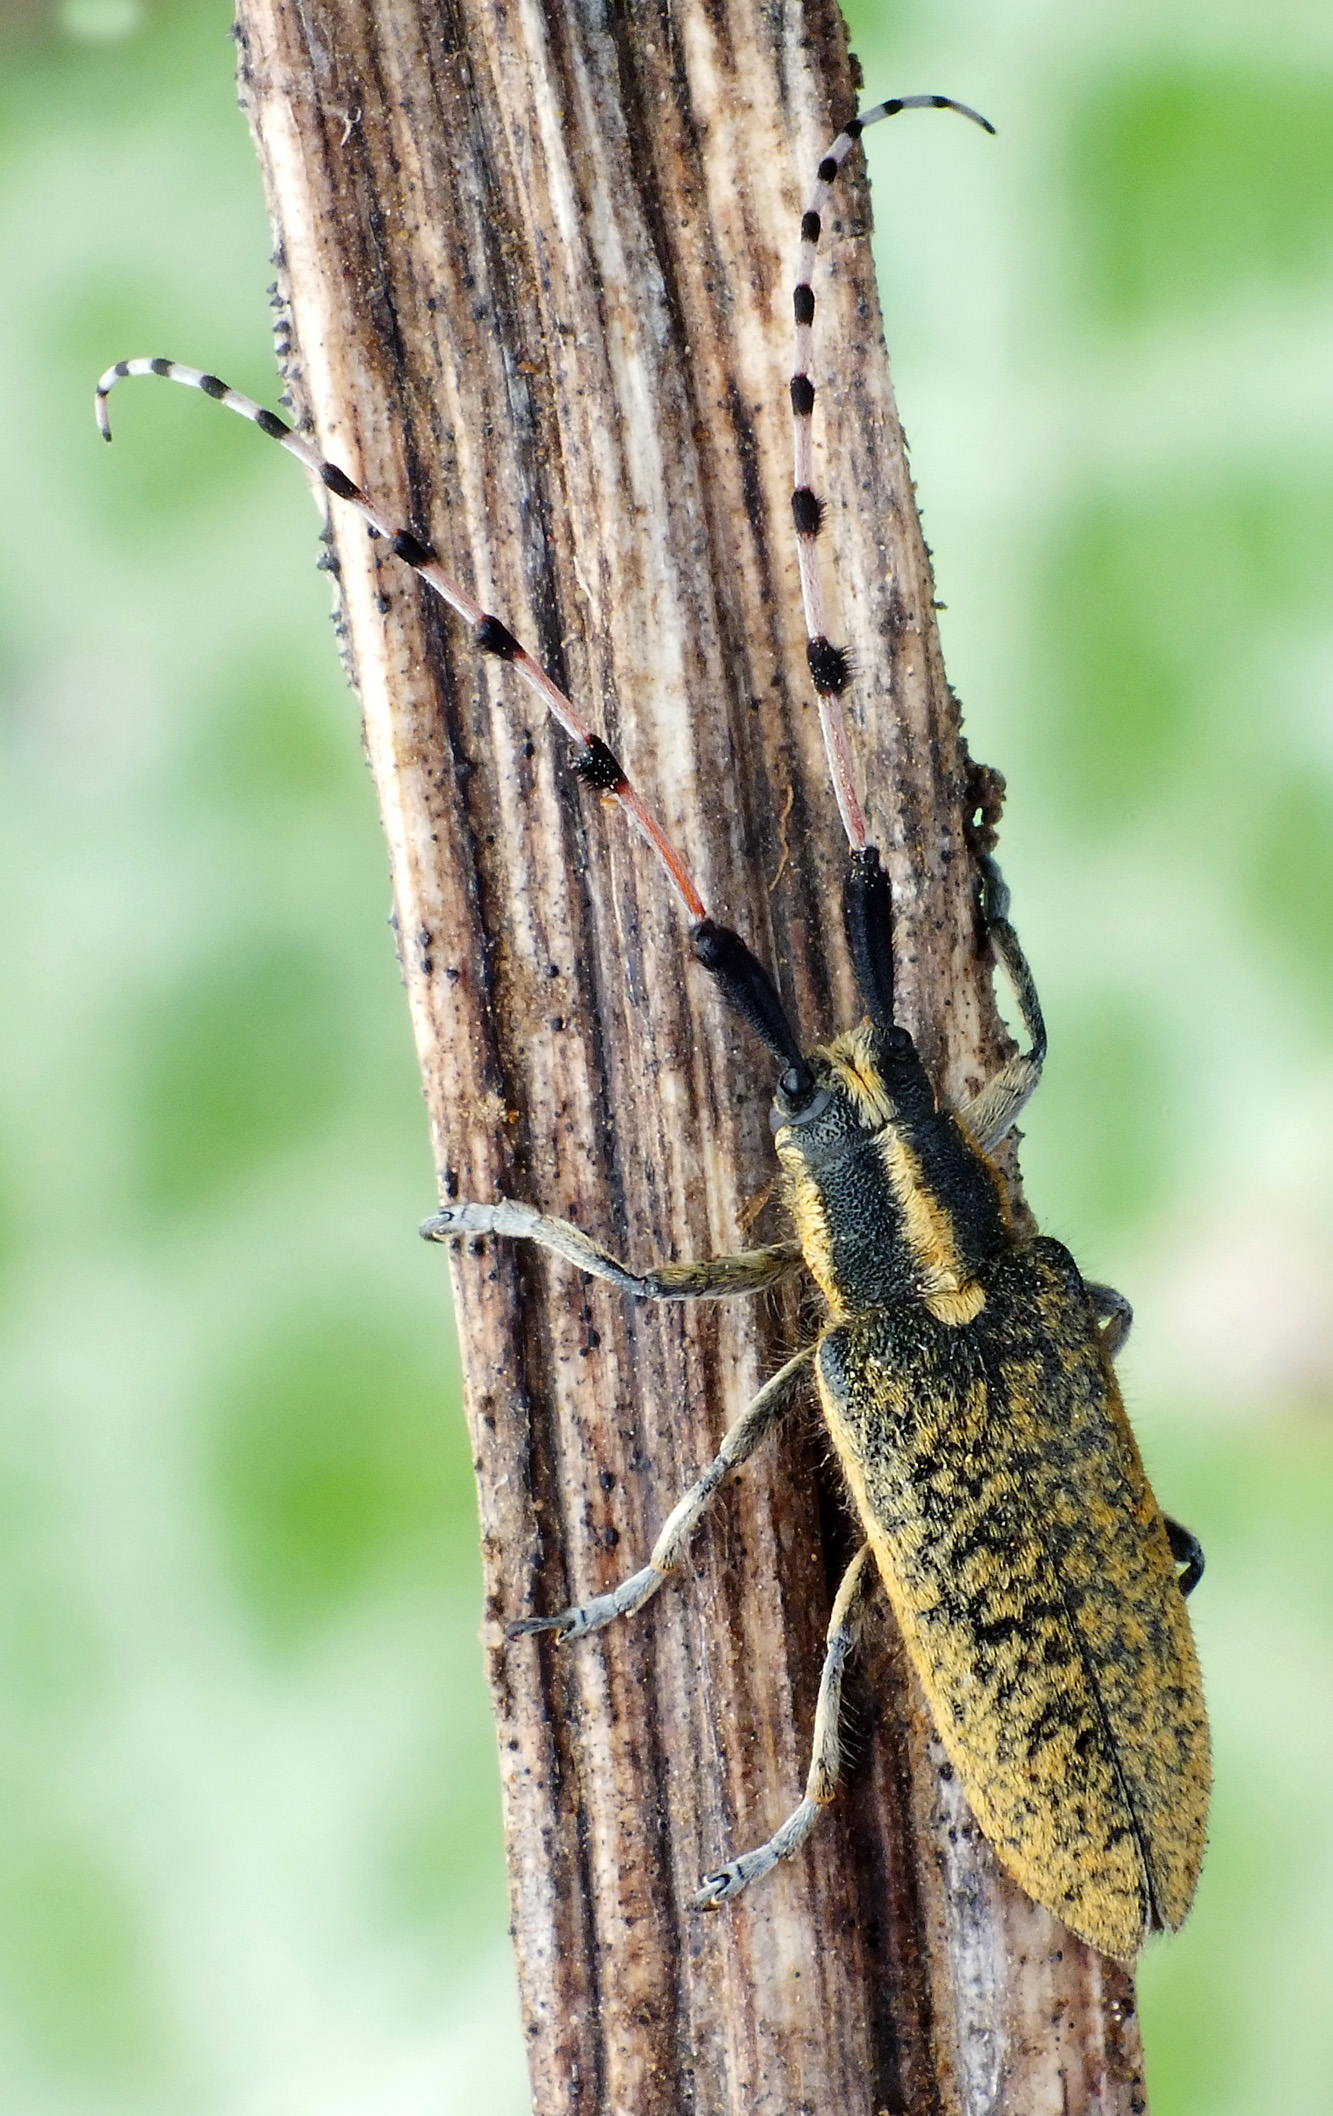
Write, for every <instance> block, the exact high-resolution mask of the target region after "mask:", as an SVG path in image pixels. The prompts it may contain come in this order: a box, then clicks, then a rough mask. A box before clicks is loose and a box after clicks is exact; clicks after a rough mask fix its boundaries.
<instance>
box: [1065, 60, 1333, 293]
mask: <svg viewBox="0 0 1333 2116" xmlns="http://www.w3.org/2000/svg"><path fill="white" fill-rule="evenodd" d="M1066 167H1067V181H1068V186H1069V190H1070V193H1071V195H1072V198H1073V201H1074V206H1075V210H1076V212H1077V214H1078V217H1079V254H1080V261H1081V272H1080V280H1081V291H1082V293H1083V296H1084V300H1085V302H1086V304H1087V308H1088V312H1089V314H1090V316H1091V317H1092V318H1095V319H1096V321H1097V322H1099V323H1105V324H1109V325H1115V326H1120V327H1124V326H1127V325H1133V324H1144V323H1153V322H1160V321H1164V320H1166V319H1168V318H1177V317H1181V316H1185V315H1188V314H1190V313H1197V311H1198V309H1199V307H1200V305H1201V304H1204V303H1208V302H1212V301H1221V300H1225V299H1227V298H1228V297H1232V298H1234V297H1235V296H1236V295H1238V294H1241V293H1244V292H1245V291H1247V290H1249V289H1251V288H1257V287H1262V286H1266V285H1270V284H1272V285H1278V286H1281V285H1291V286H1300V285H1306V286H1312V285H1315V284H1317V283H1318V282H1319V281H1320V280H1321V279H1325V278H1326V277H1327V274H1328V272H1329V269H1330V267H1331V266H1333V77H1330V76H1329V75H1328V74H1327V72H1326V71H1323V70H1322V69H1321V70H1317V71H1315V72H1313V73H1308V72H1304V71H1297V70H1296V69H1294V68H1292V69H1284V70H1281V71H1279V70H1278V69H1276V68H1275V67H1274V66H1273V65H1272V64H1271V62H1270V63H1267V64H1263V63H1261V64H1259V65H1256V64H1255V63H1254V61H1253V59H1252V58H1251V56H1250V55H1248V54H1247V55H1246V56H1245V57H1244V58H1243V59H1238V60H1235V61H1227V60H1221V61H1218V60H1212V61H1205V62H1202V63H1201V62H1198V61H1189V60H1186V61H1183V62H1177V63H1176V64H1174V65H1166V66H1164V65H1162V64H1161V62H1160V61H1158V62H1155V63H1153V64H1151V65H1149V66H1147V67H1136V68H1133V69H1128V70H1126V71H1125V72H1124V73H1123V74H1122V75H1121V76H1120V77H1119V78H1118V79H1113V80H1111V81H1109V82H1101V81H1099V82H1097V83H1096V84H1095V85H1094V86H1093V88H1092V89H1091V91H1090V92H1089V93H1087V94H1085V95H1084V96H1083V97H1082V98H1081V99H1080V101H1079V102H1078V103H1077V104H1076V106H1075V109H1074V112H1073V116H1072V120H1071V123H1070V129H1069V143H1068V148H1067V164H1066Z"/></svg>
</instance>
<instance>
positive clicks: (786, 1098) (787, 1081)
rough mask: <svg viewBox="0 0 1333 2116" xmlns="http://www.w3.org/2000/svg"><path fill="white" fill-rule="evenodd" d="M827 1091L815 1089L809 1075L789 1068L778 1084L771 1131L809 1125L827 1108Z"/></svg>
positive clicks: (819, 1088)
mask: <svg viewBox="0 0 1333 2116" xmlns="http://www.w3.org/2000/svg"><path fill="white" fill-rule="evenodd" d="M829 1100H830V1096H829V1090H828V1088H826V1087H816V1086H815V1083H814V1081H813V1080H812V1079H811V1077H810V1075H809V1073H807V1072H805V1071H804V1070H800V1071H798V1070H797V1068H796V1067H795V1066H794V1065H793V1066H789V1067H788V1069H787V1071H786V1072H785V1073H784V1074H783V1076H782V1078H781V1079H780V1080H779V1082H778V1092H777V1098H776V1100H775V1101H774V1104H773V1129H774V1131H777V1130H778V1128H779V1127H780V1126H781V1125H783V1124H811V1123H813V1122H814V1120H815V1118H816V1117H818V1116H820V1115H822V1113H823V1112H824V1111H825V1110H826V1109H827V1108H828V1106H829Z"/></svg>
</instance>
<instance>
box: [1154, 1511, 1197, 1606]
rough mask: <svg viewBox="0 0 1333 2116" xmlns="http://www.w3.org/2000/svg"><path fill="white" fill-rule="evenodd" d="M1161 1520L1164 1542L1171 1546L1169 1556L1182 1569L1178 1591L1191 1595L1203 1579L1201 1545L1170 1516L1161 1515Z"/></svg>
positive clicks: (1188, 1530) (1187, 1529) (1190, 1532)
mask: <svg viewBox="0 0 1333 2116" xmlns="http://www.w3.org/2000/svg"><path fill="white" fill-rule="evenodd" d="M1162 1519H1163V1520H1164V1521H1165V1522H1166V1540H1167V1542H1168V1543H1169V1544H1170V1545H1171V1555H1172V1557H1173V1558H1174V1559H1175V1561H1176V1563H1177V1565H1183V1567H1184V1571H1183V1572H1182V1573H1181V1574H1180V1591H1181V1593H1182V1594H1183V1595H1191V1594H1193V1592H1194V1590H1195V1588H1196V1587H1197V1586H1198V1584H1199V1582H1200V1580H1201V1579H1202V1578H1203V1545H1202V1543H1201V1542H1200V1541H1199V1538H1198V1537H1197V1536H1196V1535H1195V1533H1194V1531H1193V1530H1192V1529H1190V1528H1184V1527H1182V1525H1181V1523H1180V1522H1179V1521H1173V1520H1172V1518H1171V1516H1170V1514H1163V1516H1162Z"/></svg>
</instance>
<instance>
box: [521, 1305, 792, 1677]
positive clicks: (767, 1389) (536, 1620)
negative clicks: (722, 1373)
mask: <svg viewBox="0 0 1333 2116" xmlns="http://www.w3.org/2000/svg"><path fill="white" fill-rule="evenodd" d="M813 1356H814V1347H813V1345H811V1346H807V1348H806V1350H805V1351H804V1352H798V1353H797V1354H796V1357H795V1358H794V1359H789V1360H788V1361H787V1364H786V1366H785V1367H782V1368H780V1369H779V1371H778V1372H777V1373H776V1374H775V1375H774V1376H773V1378H772V1380H771V1381H768V1382H766V1383H765V1384H764V1386H763V1388H762V1389H760V1391H759V1394H758V1395H757V1396H756V1397H755V1399H754V1401H753V1402H752V1403H750V1404H749V1405H747V1407H746V1409H745V1410H743V1411H742V1412H741V1415H740V1417H739V1418H738V1419H737V1420H736V1422H735V1424H734V1425H732V1426H729V1427H728V1429H727V1432H726V1433H725V1435H724V1436H723V1440H722V1445H721V1447H720V1448H719V1449H718V1451H717V1453H716V1455H715V1456H714V1457H713V1459H712V1461H711V1462H710V1463H709V1465H708V1467H707V1469H706V1470H705V1471H704V1473H703V1475H702V1476H701V1477H698V1478H696V1480H695V1482H694V1483H693V1484H692V1485H691V1486H690V1488H689V1490H688V1491H687V1492H686V1494H685V1496H684V1498H683V1499H681V1500H680V1502H679V1503H678V1504H677V1505H676V1506H675V1507H674V1508H673V1509H672V1511H671V1513H670V1514H668V1516H667V1519H666V1522H665V1524H664V1526H663V1528H662V1531H661V1534H660V1535H659V1536H658V1538H657V1541H656V1542H655V1543H654V1545H653V1549H652V1555H651V1557H650V1558H649V1560H648V1563H647V1564H646V1565H645V1566H644V1567H643V1568H642V1570H641V1571H639V1572H636V1573H633V1574H631V1576H630V1578H629V1579H627V1580H622V1581H621V1583H620V1585H619V1586H618V1587H613V1588H612V1589H611V1591H610V1593H609V1594H599V1595H597V1596H596V1597H595V1599H594V1600H592V1601H591V1602H585V1603H583V1604H581V1605H578V1606H576V1607H574V1608H572V1609H562V1610H561V1611H560V1614H559V1615H558V1616H528V1617H523V1618H521V1619H520V1620H519V1621H518V1622H517V1623H513V1624H508V1625H506V1627H505V1636H506V1637H507V1638H511V1639H512V1638H526V1637H528V1636H529V1635H530V1634H531V1633H532V1632H535V1631H554V1632H555V1633H556V1635H557V1643H558V1644H561V1645H563V1644H564V1642H565V1640H566V1639H571V1638H586V1637H587V1636H588V1633H589V1632H590V1631H600V1630H601V1629H602V1627H603V1625H604V1624H610V1623H613V1622H614V1621H615V1619H616V1618H617V1617H618V1616H632V1615H633V1614H634V1612H635V1611H636V1610H638V1609H642V1608H643V1605H644V1603H645V1602H650V1601H651V1600H652V1598H653V1596H654V1595H655V1594H656V1592H657V1590H658V1588H659V1587H660V1586H661V1585H662V1582H663V1581H664V1580H665V1579H666V1576H667V1574H668V1573H669V1572H674V1571H675V1569H676V1567H677V1565H679V1563H680V1561H681V1559H682V1558H683V1557H684V1555H685V1550H686V1546H687V1545H688V1543H689V1541H690V1538H691V1536H692V1535H693V1534H694V1531H695V1529H696V1528H697V1527H698V1526H699V1523H700V1521H702V1519H703V1517H704V1515H705V1514H706V1513H707V1511H708V1509H709V1507H710V1506H711V1505H712V1503H713V1500H714V1498H715V1497H716V1495H717V1490H718V1487H719V1485H721V1484H722V1483H723V1481H724V1480H725V1479H726V1478H727V1477H728V1476H730V1474H731V1472H732V1470H734V1469H738V1468H739V1467H740V1465H741V1463H742V1462H745V1461H747V1460H748V1459H749V1457H750V1456H751V1455H752V1454H753V1453H754V1451H755V1449H756V1448H757V1447H759V1446H761V1445H762V1443H763V1442H764V1441H765V1440H766V1439H767V1438H768V1436H769V1434H770V1433H771V1432H773V1431H775V1429H776V1428H777V1427H778V1426H779V1425H781V1424H782V1422H783V1420H784V1419H785V1418H786V1417H787V1416H788V1414H789V1412H790V1411H791V1409H792V1407H793V1405H794V1404H795V1402H796V1398H797V1396H798V1395H799V1394H800V1391H801V1388H802V1386H803V1384H804V1383H805V1382H806V1381H807V1380H808V1378H809V1370H810V1362H811V1360H812V1358H813Z"/></svg>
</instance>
